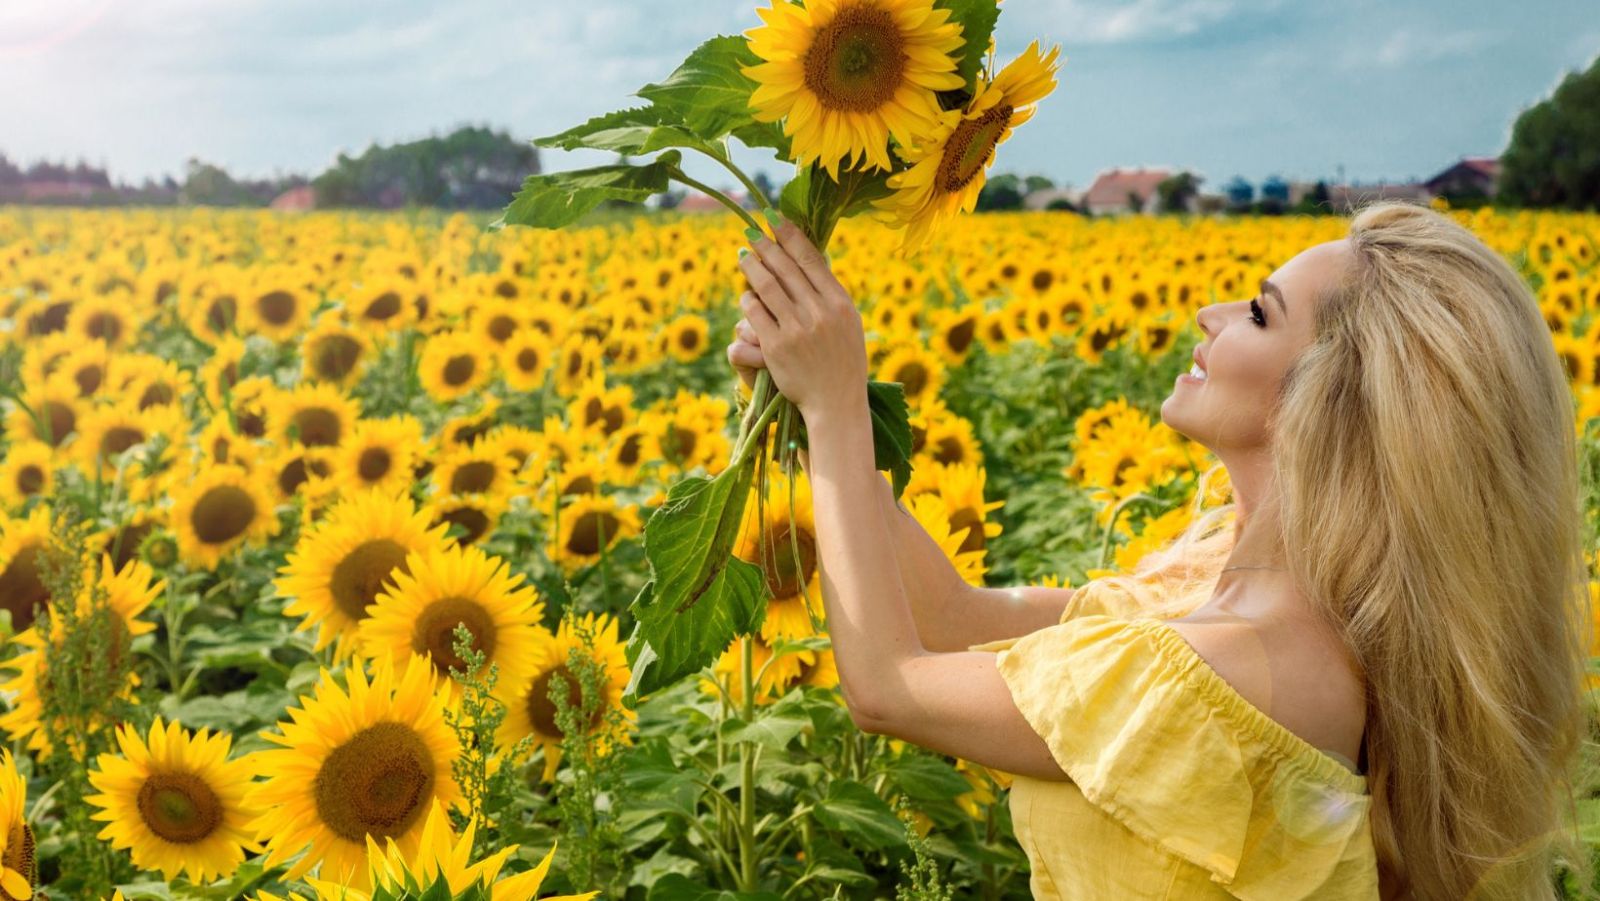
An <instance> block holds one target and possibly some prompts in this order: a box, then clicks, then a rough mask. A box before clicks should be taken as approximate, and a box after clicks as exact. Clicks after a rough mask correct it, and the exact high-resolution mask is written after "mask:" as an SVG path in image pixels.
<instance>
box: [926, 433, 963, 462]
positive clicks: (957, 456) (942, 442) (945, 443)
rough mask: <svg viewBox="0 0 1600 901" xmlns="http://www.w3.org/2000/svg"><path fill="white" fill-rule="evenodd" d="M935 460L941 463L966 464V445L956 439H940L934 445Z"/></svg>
mask: <svg viewBox="0 0 1600 901" xmlns="http://www.w3.org/2000/svg"><path fill="white" fill-rule="evenodd" d="M933 458H934V459H935V460H938V461H939V462H940V463H964V462H966V459H967V448H966V445H964V444H962V443H961V442H960V441H958V440H956V439H955V438H950V437H946V438H940V439H939V441H938V443H937V444H935V445H934V451H933Z"/></svg>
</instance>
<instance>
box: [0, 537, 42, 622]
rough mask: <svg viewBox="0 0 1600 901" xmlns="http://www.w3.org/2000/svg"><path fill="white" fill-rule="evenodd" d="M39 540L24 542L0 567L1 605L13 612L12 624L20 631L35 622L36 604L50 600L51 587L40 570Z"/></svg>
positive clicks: (1, 607) (40, 604)
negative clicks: (48, 586)
mask: <svg viewBox="0 0 1600 901" xmlns="http://www.w3.org/2000/svg"><path fill="white" fill-rule="evenodd" d="M42 552H43V548H42V547H41V546H40V545H38V544H29V545H24V546H23V548H22V549H21V550H19V551H17V552H16V553H15V554H13V555H12V556H11V562H10V563H7V564H6V568H5V569H0V609H3V610H6V611H8V612H10V614H11V628H13V629H15V630H16V631H18V632H21V631H22V630H23V629H26V628H28V627H29V626H31V625H33V608H34V607H35V606H44V605H45V604H48V603H50V589H48V588H46V587H45V584H44V580H43V579H41V578H40V577H39V576H40V573H39V562H40V561H39V555H40V554H41V553H42Z"/></svg>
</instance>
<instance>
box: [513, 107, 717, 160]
mask: <svg viewBox="0 0 1600 901" xmlns="http://www.w3.org/2000/svg"><path fill="white" fill-rule="evenodd" d="M533 143H534V144H535V145H536V146H539V147H555V148H559V149H561V150H579V149H587V150H610V151H613V152H616V153H623V154H627V155H628V156H643V155H645V154H648V153H655V152H656V151H657V150H665V149H666V148H669V147H682V148H684V149H687V150H698V151H700V152H701V153H704V154H707V155H708V156H711V157H713V158H715V159H718V160H722V161H724V162H726V161H727V153H726V152H725V150H724V148H723V145H722V144H721V142H719V141H707V140H705V139H703V138H701V137H699V136H698V135H696V134H694V133H693V132H691V131H689V130H688V129H686V128H684V127H683V126H681V125H673V124H671V123H670V122H666V121H664V117H663V115H662V112H661V110H659V109H657V108H656V107H654V106H641V107H635V108H634V109H625V110H619V111H617V112H614V113H607V114H605V115H604V116H596V117H594V118H593V119H590V120H589V121H587V122H585V123H583V124H582V125H579V126H577V127H575V128H569V129H567V130H566V131H563V132H561V133H560V134H554V135H549V136H547V137H543V138H535V139H534V141H533Z"/></svg>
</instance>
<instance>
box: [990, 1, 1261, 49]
mask: <svg viewBox="0 0 1600 901" xmlns="http://www.w3.org/2000/svg"><path fill="white" fill-rule="evenodd" d="M1256 5H1257V6H1260V5H1262V4H1260V3H1257V4H1256ZM1269 5H1276V4H1269ZM1241 6H1242V4H1241V3H1239V2H1237V0H1128V2H1117V0H1054V2H1047V3H1040V4H1038V5H1037V6H1035V7H1033V8H1030V9H1028V17H1029V18H1030V19H1031V20H1033V21H1037V22H1039V23H1041V24H1048V26H1049V28H1050V31H1051V32H1053V33H1055V34H1059V35H1061V36H1062V38H1063V40H1065V41H1070V42H1072V43H1077V44H1121V43H1129V42H1134V41H1145V40H1159V39H1164V38H1175V37H1185V36H1187V35H1192V34H1196V33H1198V32H1200V31H1203V30H1205V29H1207V28H1210V27H1211V26H1214V25H1217V24H1219V23H1221V22H1224V21H1226V20H1228V19H1229V18H1231V17H1232V16H1233V15H1235V14H1236V13H1238V12H1240V11H1241ZM1018 11H1020V10H1018ZM1011 12H1012V10H1011V8H1009V7H1008V8H1007V9H1006V13H1007V14H1008V15H1009V14H1011Z"/></svg>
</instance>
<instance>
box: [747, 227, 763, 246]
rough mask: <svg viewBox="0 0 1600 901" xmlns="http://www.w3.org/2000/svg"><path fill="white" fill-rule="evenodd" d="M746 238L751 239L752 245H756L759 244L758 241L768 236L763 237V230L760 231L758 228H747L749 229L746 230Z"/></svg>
mask: <svg viewBox="0 0 1600 901" xmlns="http://www.w3.org/2000/svg"><path fill="white" fill-rule="evenodd" d="M744 236H745V237H746V238H749V239H750V243H751V244H754V243H755V242H757V241H759V240H761V239H762V238H765V237H766V235H763V234H762V233H761V230H760V229H758V228H747V229H745V230H744Z"/></svg>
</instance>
